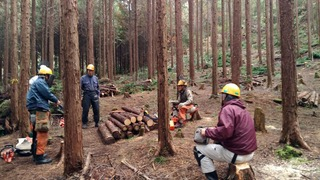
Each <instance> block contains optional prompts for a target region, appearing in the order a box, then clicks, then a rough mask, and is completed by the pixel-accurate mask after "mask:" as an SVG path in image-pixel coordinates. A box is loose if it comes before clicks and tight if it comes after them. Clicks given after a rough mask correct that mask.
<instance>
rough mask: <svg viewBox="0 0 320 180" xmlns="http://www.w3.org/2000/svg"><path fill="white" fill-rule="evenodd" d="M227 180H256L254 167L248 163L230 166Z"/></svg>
mask: <svg viewBox="0 0 320 180" xmlns="http://www.w3.org/2000/svg"><path fill="white" fill-rule="evenodd" d="M225 179H227V180H246V179H250V180H254V179H256V178H255V175H254V172H253V169H252V167H251V166H250V165H249V164H248V163H242V164H229V170H228V174H227V178H225Z"/></svg>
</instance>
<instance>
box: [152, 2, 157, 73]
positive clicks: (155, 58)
mask: <svg viewBox="0 0 320 180" xmlns="http://www.w3.org/2000/svg"><path fill="white" fill-rule="evenodd" d="M156 2H157V0H152V19H156V16H157V11H156V7H157V4H156ZM152 32H153V44H152V47H153V53H152V57H153V58H152V59H153V62H152V64H153V66H152V74H155V70H156V69H157V66H158V64H157V23H155V22H154V23H153V26H152Z"/></svg>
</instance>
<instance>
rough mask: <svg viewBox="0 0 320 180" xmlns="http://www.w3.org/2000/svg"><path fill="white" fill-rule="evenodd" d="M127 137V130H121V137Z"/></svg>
mask: <svg viewBox="0 0 320 180" xmlns="http://www.w3.org/2000/svg"><path fill="white" fill-rule="evenodd" d="M126 137H127V135H126V132H125V131H121V133H120V138H121V139H125V138H126Z"/></svg>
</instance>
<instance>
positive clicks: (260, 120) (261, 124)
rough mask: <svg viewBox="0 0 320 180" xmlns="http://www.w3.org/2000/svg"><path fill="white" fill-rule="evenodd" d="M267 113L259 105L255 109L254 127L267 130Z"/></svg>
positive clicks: (258, 129) (263, 130) (257, 129)
mask: <svg viewBox="0 0 320 180" xmlns="http://www.w3.org/2000/svg"><path fill="white" fill-rule="evenodd" d="M265 121H266V118H265V115H264V113H263V111H262V109H261V108H260V107H257V108H256V109H255V110H254V128H255V129H256V131H262V132H264V133H265V132H267V130H266V127H265Z"/></svg>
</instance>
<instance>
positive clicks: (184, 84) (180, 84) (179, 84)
mask: <svg viewBox="0 0 320 180" xmlns="http://www.w3.org/2000/svg"><path fill="white" fill-rule="evenodd" d="M186 85H188V84H187V82H186V81H185V80H179V81H178V86H186Z"/></svg>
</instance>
